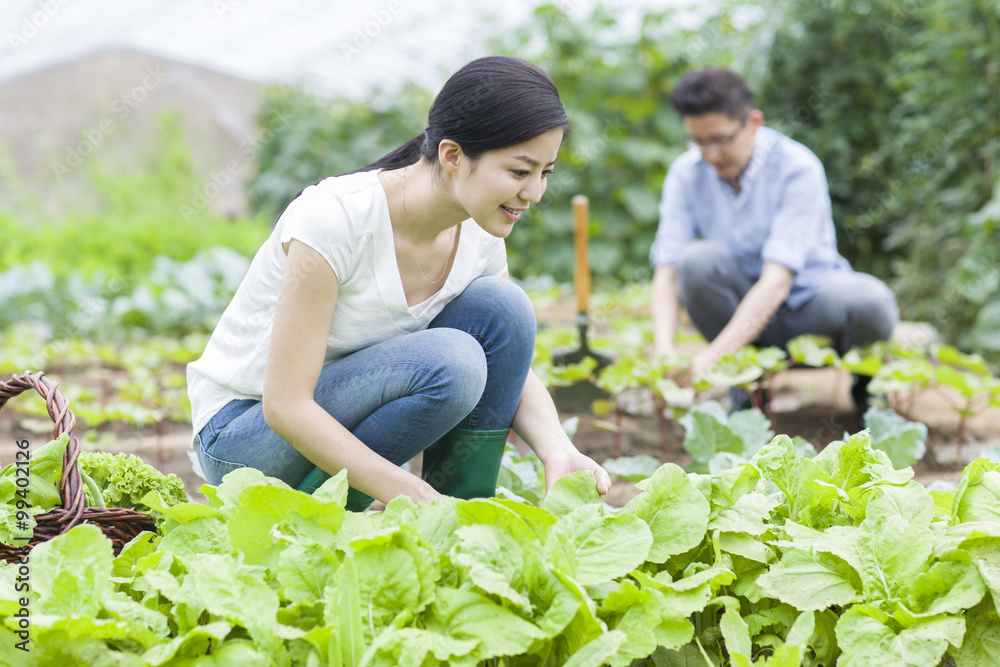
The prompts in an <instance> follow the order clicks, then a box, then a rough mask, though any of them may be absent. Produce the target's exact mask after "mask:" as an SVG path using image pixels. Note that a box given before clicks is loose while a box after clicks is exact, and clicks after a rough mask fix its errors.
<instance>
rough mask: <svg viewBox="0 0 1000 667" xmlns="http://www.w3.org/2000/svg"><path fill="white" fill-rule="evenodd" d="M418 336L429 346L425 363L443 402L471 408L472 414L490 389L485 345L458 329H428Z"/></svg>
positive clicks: (426, 347) (424, 359) (422, 361)
mask: <svg viewBox="0 0 1000 667" xmlns="http://www.w3.org/2000/svg"><path fill="white" fill-rule="evenodd" d="M418 333H419V334H421V336H420V337H421V338H426V339H427V342H428V343H429V344H428V345H426V346H425V350H426V354H425V355H424V357H423V358H422V359H421V363H422V364H423V365H425V367H426V369H427V370H428V371H430V375H431V377H432V378H433V380H432V382H433V384H434V385H435V390H436V391H437V392H438V393H439V395H440V396H441V397H442V398H443V399H445V400H448V401H449V402H451V401H459V402H460V403H462V404H463V405H464V404H468V409H469V410H471V409H472V408H473V407H475V405H476V403H477V402H478V401H479V398H480V396H482V394H483V389H484V388H485V387H486V354H485V352H484V351H483V347H482V345H480V344H479V342H478V341H477V340H476V339H475V338H473V337H472V336H471V335H470V334H468V333H466V332H464V331H459V330H458V329H449V328H439V329H426V330H424V331H421V332H418ZM414 335H416V334H414Z"/></svg>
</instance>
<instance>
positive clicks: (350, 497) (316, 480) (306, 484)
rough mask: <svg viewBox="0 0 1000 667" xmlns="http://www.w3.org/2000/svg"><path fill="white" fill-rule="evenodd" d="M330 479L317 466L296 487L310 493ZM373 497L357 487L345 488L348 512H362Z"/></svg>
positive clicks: (372, 500)
mask: <svg viewBox="0 0 1000 667" xmlns="http://www.w3.org/2000/svg"><path fill="white" fill-rule="evenodd" d="M328 479H330V476H329V475H327V474H326V473H325V472H323V471H322V470H321V469H320V468H319V467H316V468H313V469H312V472H310V473H309V474H308V475H306V478H305V479H304V480H302V482H300V483H299V485H298V486H297V487H295V488H296V489H298V490H299V491H304V492H306V493H308V494H312V493H313V492H315V491H316V489H318V488H319V487H321V486H323V482H325V481H326V480H328ZM374 500H375V499H374V498H372V497H371V496H368V495H365V494H364V493H361V492H360V491H358V490H357V489H352V488H348V489H347V505H346V507H347V510H348V511H350V512H363V511H365V510H366V509H368V506H369V505H371V504H372V502H374Z"/></svg>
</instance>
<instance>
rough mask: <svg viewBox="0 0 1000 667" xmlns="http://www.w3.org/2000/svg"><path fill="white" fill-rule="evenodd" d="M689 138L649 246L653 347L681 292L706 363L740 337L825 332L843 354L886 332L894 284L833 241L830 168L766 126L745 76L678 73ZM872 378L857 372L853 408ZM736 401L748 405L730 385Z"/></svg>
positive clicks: (668, 333) (893, 310) (894, 310)
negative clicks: (862, 269)
mask: <svg viewBox="0 0 1000 667" xmlns="http://www.w3.org/2000/svg"><path fill="white" fill-rule="evenodd" d="M671 101H672V103H673V105H674V107H675V108H676V109H677V111H678V113H680V115H681V119H682V120H683V123H684V128H685V130H686V131H687V133H688V136H689V137H690V140H691V143H692V148H691V150H689V151H687V152H685V153H684V154H683V155H681V156H680V157H679V158H677V160H675V161H674V163H673V164H672V165H671V166H670V170H669V172H668V173H667V178H666V182H665V183H664V186H663V197H662V200H661V203H660V223H659V228H658V230H657V233H656V240H655V241H654V242H653V247H652V249H651V250H650V263H651V264H652V266H653V268H654V274H653V289H652V303H651V312H652V318H653V331H654V344H655V352H656V353H657V354H670V355H672V354H675V352H676V350H675V347H674V339H675V335H676V332H677V324H678V314H679V311H680V304H681V303H683V304H684V305H685V307H686V308H687V311H688V315H689V316H690V318H691V320H692V321H693V322H694V324H695V326H696V327H697V328H698V331H700V332H701V334H702V336H704V337H705V339H706V340H707V341H709V344H708V346H707V347H705V348H704V349H703V350H701V351H700V352H698V354H697V355H695V357H694V359H693V360H692V367H691V375H692V376H697V375H702V374H704V373H706V372H708V371H710V370H711V369H712V367H713V366H714V365H715V364H716V362H717V361H719V359H721V358H722V357H723V356H725V355H727V354H731V353H733V352H735V351H736V350H738V349H740V348H741V347H743V346H744V345H747V344H753V345H757V346H760V347H767V346H772V345H774V346H779V347H785V345H786V343H787V342H788V341H789V340H791V339H792V338H794V337H796V336H799V335H801V334H817V335H824V336H829V337H830V338H831V339H832V340H833V343H834V347H835V348H836V349H837V350H838V352H840V353H841V354H842V353H844V352H846V351H847V350H849V349H850V348H851V347H854V346H859V345H865V344H868V343H872V342H874V341H877V340H888V339H889V338H890V337H891V336H892V331H893V328H894V327H895V325H896V322H897V321H898V319H899V309H898V307H897V304H896V299H895V296H894V295H893V293H892V291H891V290H890V289H889V288H888V287H887V286H886V285H885V283H883V282H882V281H881V280H879V279H878V278H875V277H874V276H870V275H867V274H864V273H856V272H855V271H853V270H852V269H851V266H850V265H849V264H848V262H847V260H846V259H844V258H843V257H842V256H841V255H840V254H839V253H838V252H837V242H836V235H835V230H834V225H833V216H832V213H831V205H830V194H829V189H828V186H827V182H826V174H825V172H824V170H823V165H822V164H821V163H820V161H819V159H818V158H817V157H816V156H815V155H814V154H813V152H812V151H810V150H809V149H808V148H806V147H805V146H803V145H802V144H800V143H798V142H796V141H793V140H792V139H790V138H788V137H786V136H785V135H783V134H781V133H780V132H777V131H775V130H773V129H770V128H767V127H764V114H763V113H762V112H761V111H760V110H759V109H757V108H756V106H755V104H754V99H753V93H752V92H751V90H750V88H749V86H748V85H747V83H746V82H745V81H744V80H743V79H742V77H740V76H739V75H738V74H735V73H734V72H731V71H729V70H725V69H704V70H699V71H694V72H690V73H688V74H687V75H685V76H684V78H683V79H682V80H681V81H680V83H679V84H678V85H677V87H676V88H675V89H674V90H673V92H672V94H671ZM869 379H870V378H867V377H864V376H855V378H854V383H853V385H852V390H851V395H852V397H853V399H854V402H855V408H856V410H857V412H858V415H859V416H860V414H861V413H863V411H864V410H865V408H866V406H867V398H868V394H867V386H868V380H869ZM730 397H731V399H732V401H733V409H734V410H736V409H745V408H747V407H749V406H750V399H749V396H748V395H747V394H746V393H745V392H742V391H739V390H734V391H732V392H731V394H730Z"/></svg>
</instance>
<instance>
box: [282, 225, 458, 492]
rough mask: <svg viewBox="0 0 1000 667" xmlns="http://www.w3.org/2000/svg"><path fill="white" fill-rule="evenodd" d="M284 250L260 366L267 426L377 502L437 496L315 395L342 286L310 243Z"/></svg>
mask: <svg viewBox="0 0 1000 667" xmlns="http://www.w3.org/2000/svg"><path fill="white" fill-rule="evenodd" d="M286 252H287V255H288V259H287V262H286V264H285V270H284V275H283V276H282V279H281V290H280V292H279V294H278V304H277V310H276V312H275V316H274V326H273V329H272V331H271V342H270V346H269V348H268V354H267V364H266V366H265V372H264V394H263V410H264V420H265V421H266V422H267V425H268V426H270V427H271V428H272V429H274V431H275V432H276V433H278V435H280V436H281V437H283V438H284V439H285V440H287V441H288V442H289V443H290V444H291V445H292V446H293V447H295V449H297V450H298V451H299V452H301V453H302V455H303V456H305V457H306V458H307V459H309V460H310V461H312V462H313V463H314V464H316V465H317V466H319V467H320V468H321V469H323V470H324V471H326V472H327V473H329V474H331V475H335V474H337V473H338V472H340V471H341V470H343V469H345V468H346V469H347V471H348V480H349V482H350V484H351V486H352V487H354V488H355V489H357V490H358V491H361V492H362V493H367V494H368V495H370V496H372V497H373V498H375V499H377V500H380V501H382V502H388V501H389V500H391V499H392V498H394V497H396V496H399V495H406V496H409V497H410V498H411V499H413V500H414V501H415V502H424V501H427V500H433V499H435V498H439V497H440V495H441V494H439V493H438V492H437V491H435V490H434V489H433V488H432V487H431V485H430V484H428V483H427V482H425V481H423V480H422V479H420V478H419V477H417V476H416V475H413V474H411V473H409V472H407V471H405V470H403V469H402V468H400V467H398V466H396V465H395V464H393V463H392V462H390V461H388V460H386V459H384V458H382V457H381V456H379V455H378V454H376V453H375V452H373V451H372V450H370V449H369V448H368V447H366V446H365V444H364V443H363V442H361V441H360V440H358V439H357V438H356V437H354V435H353V434H352V433H351V432H350V431H348V430H347V429H346V428H345V427H344V426H343V425H342V424H341V423H340V422H338V421H337V420H336V419H334V418H333V417H331V416H330V414H329V413H328V412H327V411H326V410H324V409H323V408H322V407H321V406H320V405H319V404H317V403H316V401H315V400H314V399H313V394H314V393H315V391H316V383H317V381H318V380H319V375H320V372H321V371H322V370H323V360H324V358H325V356H326V344H327V338H328V336H329V332H330V323H331V321H332V319H333V311H334V308H335V307H336V304H337V295H338V290H339V284H338V281H337V276H336V274H335V273H334V271H333V269H332V268H331V267H330V265H329V264H328V263H327V262H326V260H324V259H323V257H322V256H321V255H320V254H319V253H318V252H316V251H315V250H313V249H312V248H310V247H309V246H307V245H305V244H304V243H301V242H299V241H296V240H294V239H292V240H291V241H290V242H288V243H287V244H286Z"/></svg>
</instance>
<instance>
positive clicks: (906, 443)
mask: <svg viewBox="0 0 1000 667" xmlns="http://www.w3.org/2000/svg"><path fill="white" fill-rule="evenodd" d="M864 422H865V426H866V427H867V428H868V430H869V431H870V432H871V439H872V447H874V448H875V449H881V450H882V451H883V452H885V453H886V454H888V455H889V459H890V460H892V464H893V465H894V466H896V467H897V468H903V467H906V466H911V465H913V464H914V463H916V462H917V461H919V460H920V459H922V458H923V457H924V453H925V452H926V451H927V446H926V444H925V443H926V440H927V426H926V425H925V424H921V423H920V422H912V421H909V420H907V419H906V418H905V417H901V416H900V415H898V414H896V412H895V411H893V410H886V409H884V408H877V407H874V406H873V407H870V408H868V410H866V411H865V414H864Z"/></svg>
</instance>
